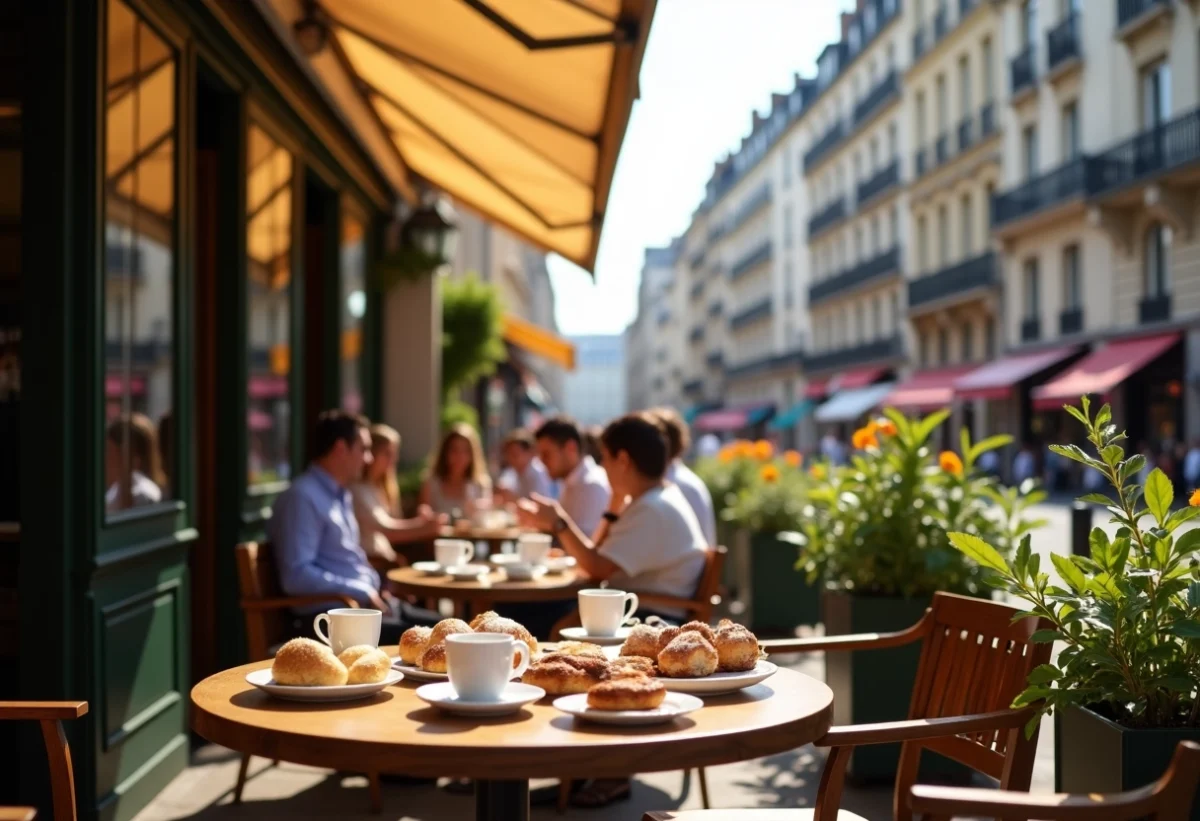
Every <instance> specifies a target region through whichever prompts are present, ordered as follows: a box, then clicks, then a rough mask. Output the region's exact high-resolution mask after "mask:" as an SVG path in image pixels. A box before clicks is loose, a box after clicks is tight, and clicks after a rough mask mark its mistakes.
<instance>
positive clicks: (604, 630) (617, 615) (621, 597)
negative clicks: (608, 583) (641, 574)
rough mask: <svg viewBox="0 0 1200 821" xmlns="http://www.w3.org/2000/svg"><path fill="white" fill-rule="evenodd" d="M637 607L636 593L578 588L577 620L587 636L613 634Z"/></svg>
mask: <svg viewBox="0 0 1200 821" xmlns="http://www.w3.org/2000/svg"><path fill="white" fill-rule="evenodd" d="M637 609H638V597H637V593H626V592H625V591H624V590H580V591H579V620H580V621H581V622H583V629H584V630H586V631H587V634H588V635H589V636H614V635H616V633H617V630H619V629H620V628H621V625H623V624H627V623H628V622H629V621H630V620H631V619H632V618H633V614H634V612H635V611H636V610H637Z"/></svg>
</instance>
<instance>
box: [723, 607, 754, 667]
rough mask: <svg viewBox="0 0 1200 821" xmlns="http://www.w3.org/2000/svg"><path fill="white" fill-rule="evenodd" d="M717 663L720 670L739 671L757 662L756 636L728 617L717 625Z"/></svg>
mask: <svg viewBox="0 0 1200 821" xmlns="http://www.w3.org/2000/svg"><path fill="white" fill-rule="evenodd" d="M716 632H717V640H716V644H715V645H714V646H715V647H716V650H717V665H718V667H719V668H720V669H721V671H722V672H725V673H740V672H744V671H746V670H753V669H754V666H755V665H756V664H758V656H759V652H758V638H757V637H756V636H755V635H754V634H753V633H752V632H750V630H749V629H748V628H746V627H744V626H742V625H740V624H735V623H734V622H731V621H730V620H729V619H721V623H720V624H719V625H717V631H716Z"/></svg>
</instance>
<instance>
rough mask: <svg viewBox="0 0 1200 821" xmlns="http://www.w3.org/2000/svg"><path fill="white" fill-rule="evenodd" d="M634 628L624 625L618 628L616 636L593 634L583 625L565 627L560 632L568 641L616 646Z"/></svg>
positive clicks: (623, 641) (627, 636)
mask: <svg viewBox="0 0 1200 821" xmlns="http://www.w3.org/2000/svg"><path fill="white" fill-rule="evenodd" d="M632 629H633V628H631V627H622V628H620V629H618V630H617V634H616V635H615V636H592V635H589V634H588V632H587V630H585V629H584V628H582V627H564V628H563V629H562V630H561V631H560V633H561V635H562V637H563V638H564V639H566V640H567V641H586V642H591V643H592V644H598V645H600V646H601V647H615V646H617V645H620V644H624V643H625V639H627V638H629V631H630V630H632Z"/></svg>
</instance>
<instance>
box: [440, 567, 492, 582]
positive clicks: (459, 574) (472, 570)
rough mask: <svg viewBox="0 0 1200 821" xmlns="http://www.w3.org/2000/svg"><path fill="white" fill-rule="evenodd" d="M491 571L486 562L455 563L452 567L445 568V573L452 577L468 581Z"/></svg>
mask: <svg viewBox="0 0 1200 821" xmlns="http://www.w3.org/2000/svg"><path fill="white" fill-rule="evenodd" d="M490 572H491V568H489V567H488V566H487V565H486V564H457V565H455V566H454V567H447V568H446V575H447V576H449V577H450V578H452V579H459V580H463V581H470V580H472V579H478V578H480V577H481V576H486V575H487V574H488V573H490Z"/></svg>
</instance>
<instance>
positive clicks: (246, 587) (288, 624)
mask: <svg viewBox="0 0 1200 821" xmlns="http://www.w3.org/2000/svg"><path fill="white" fill-rule="evenodd" d="M236 553H237V569H238V587H239V589H240V592H241V597H242V602H241V603H242V613H243V614H244V616H245V618H246V651H247V653H248V655H249V656H250V660H251V661H265V660H266V659H269V658H272V657H274V655H275V651H276V649H278V647H279V645H281V644H283V643H284V642H285V641H287V640H288V639H290V638H293V636H292V632H293V631H292V609H293V608H296V607H311V606H313V605H320V604H327V605H336V606H339V607H358V606H359V605H358V602H356V601H355V600H354V599H352V598H350V597H349V596H285V595H284V594H283V590H282V589H281V588H280V586H279V573H278V572H277V571H276V568H275V560H274V557H273V556H272V554H271V545H270V543H269V542H244V543H242V544H239V545H238V546H237V550H236ZM273 763H275V764H278V763H279V762H278V761H275V762H273ZM249 769H250V755H249V754H247V753H243V754H242V763H241V765H240V766H239V767H238V776H237V784H236V785H235V786H234V788H233V803H235V804H240V803H241V802H242V790H243V789H245V786H246V774H247V772H248V771H249ZM367 777H368V779H369V781H370V792H371V810H372V812H382V811H383V794H382V791H381V790H380V787H379V774H378V773H369V774H368V776H367Z"/></svg>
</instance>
